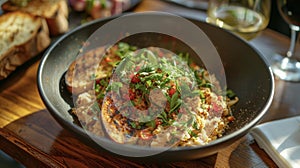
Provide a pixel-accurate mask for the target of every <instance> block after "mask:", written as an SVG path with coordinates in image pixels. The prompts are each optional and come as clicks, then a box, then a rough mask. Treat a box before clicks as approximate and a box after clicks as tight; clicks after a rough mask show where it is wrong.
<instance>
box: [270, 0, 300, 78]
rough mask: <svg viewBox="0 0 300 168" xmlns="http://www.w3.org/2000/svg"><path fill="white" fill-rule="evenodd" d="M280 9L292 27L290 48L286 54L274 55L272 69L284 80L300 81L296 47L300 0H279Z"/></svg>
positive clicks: (299, 27) (299, 25) (299, 22)
mask: <svg viewBox="0 0 300 168" xmlns="http://www.w3.org/2000/svg"><path fill="white" fill-rule="evenodd" d="M277 6H278V10H279V12H280V14H281V16H282V17H283V18H284V20H285V21H286V22H287V23H288V24H289V26H290V29H291V42H290V48H289V50H288V51H287V53H286V54H285V55H279V54H277V55H276V56H274V57H273V63H272V69H273V72H274V74H275V75H276V76H278V77H279V78H280V79H282V80H286V81H293V82H300V62H299V60H297V59H296V58H295V49H296V46H297V45H296V44H297V39H298V34H299V33H298V32H299V31H300V0H277Z"/></svg>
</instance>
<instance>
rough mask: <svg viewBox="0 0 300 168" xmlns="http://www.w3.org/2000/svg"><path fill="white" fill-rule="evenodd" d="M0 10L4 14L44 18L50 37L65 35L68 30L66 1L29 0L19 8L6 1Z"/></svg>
mask: <svg viewBox="0 0 300 168" xmlns="http://www.w3.org/2000/svg"><path fill="white" fill-rule="evenodd" d="M2 10H3V11H5V12H13V11H22V12H27V13H30V14H32V15H35V16H40V17H43V18H45V19H46V21H47V25H48V27H49V31H50V34H51V35H52V36H56V35H59V34H62V33H65V32H67V31H68V29H69V23H68V15H69V10H68V4H67V2H66V0H51V1H44V0H31V1H30V2H29V3H28V4H27V6H25V7H19V6H16V5H14V4H12V3H11V2H10V1H7V2H5V3H3V4H2Z"/></svg>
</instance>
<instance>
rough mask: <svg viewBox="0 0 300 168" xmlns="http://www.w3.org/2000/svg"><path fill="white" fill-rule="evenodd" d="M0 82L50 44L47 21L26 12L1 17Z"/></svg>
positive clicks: (11, 13)
mask: <svg viewBox="0 0 300 168" xmlns="http://www.w3.org/2000/svg"><path fill="white" fill-rule="evenodd" d="M0 39H1V41H0V80H1V79H3V78H6V77H7V76H8V75H9V74H10V73H11V72H12V71H14V70H15V69H16V67H18V66H20V65H22V64H23V63H25V62H26V61H27V60H29V59H30V58H32V57H34V56H36V55H37V54H38V53H40V52H41V51H43V50H44V49H45V48H46V47H48V46H49V44H50V41H51V40H50V37H49V30H48V27H47V23H46V21H45V19H43V18H41V17H37V16H32V15H30V14H28V13H24V12H10V13H7V14H4V15H2V16H0Z"/></svg>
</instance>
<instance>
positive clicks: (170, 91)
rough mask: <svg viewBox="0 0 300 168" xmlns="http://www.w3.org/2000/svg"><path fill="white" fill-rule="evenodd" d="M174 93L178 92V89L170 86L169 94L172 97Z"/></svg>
mask: <svg viewBox="0 0 300 168" xmlns="http://www.w3.org/2000/svg"><path fill="white" fill-rule="evenodd" d="M174 93H176V89H175V88H173V87H172V88H170V89H169V96H170V97H172V96H173V94H174Z"/></svg>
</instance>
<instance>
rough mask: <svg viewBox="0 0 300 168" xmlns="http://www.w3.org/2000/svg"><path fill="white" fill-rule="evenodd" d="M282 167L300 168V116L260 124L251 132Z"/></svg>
mask: <svg viewBox="0 0 300 168" xmlns="http://www.w3.org/2000/svg"><path fill="white" fill-rule="evenodd" d="M250 133H251V135H252V136H253V137H254V139H255V140H256V142H257V144H258V145H259V146H260V148H262V149H264V150H265V151H266V153H267V154H268V155H269V156H270V157H271V158H272V159H273V161H274V162H275V163H276V164H277V165H278V166H279V167H280V168H286V167H292V168H294V167H295V168H296V167H297V168H298V167H300V116H297V117H291V118H287V119H281V120H275V121H271V122H267V123H263V124H260V125H258V126H256V127H254V128H253V129H252V130H251V131H250Z"/></svg>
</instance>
